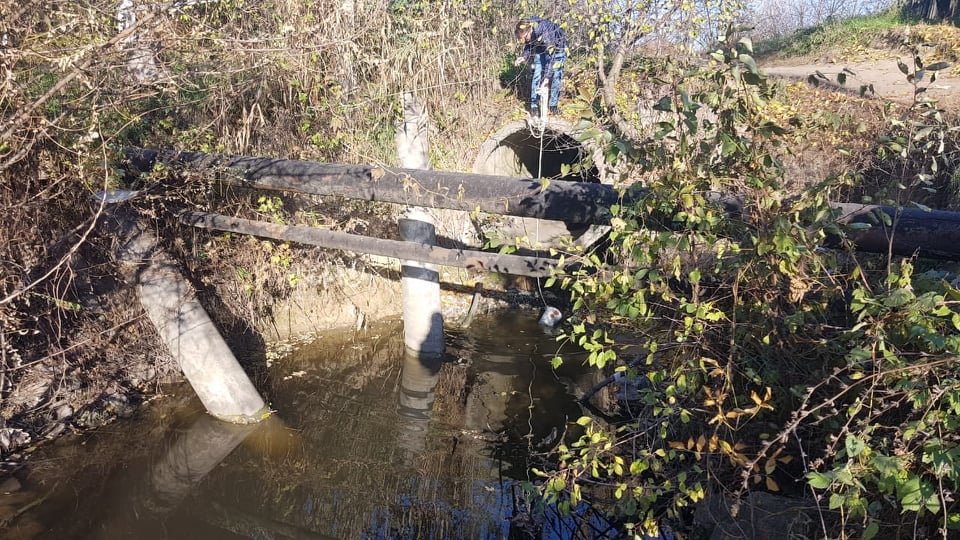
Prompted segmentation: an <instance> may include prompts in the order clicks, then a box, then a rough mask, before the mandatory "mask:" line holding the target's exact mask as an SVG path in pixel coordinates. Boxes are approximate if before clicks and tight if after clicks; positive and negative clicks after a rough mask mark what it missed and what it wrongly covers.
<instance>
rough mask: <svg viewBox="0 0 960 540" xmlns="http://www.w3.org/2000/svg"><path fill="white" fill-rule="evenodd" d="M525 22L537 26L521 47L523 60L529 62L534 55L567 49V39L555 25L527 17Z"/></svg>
mask: <svg viewBox="0 0 960 540" xmlns="http://www.w3.org/2000/svg"><path fill="white" fill-rule="evenodd" d="M526 20H528V21H530V22H531V23H534V24H536V25H537V26H536V27H534V29H533V35H532V36H530V41H528V42H527V43H526V44H525V45H524V46H523V57H524V59H526V60H530V58H531V57H532V56H533V55H535V54H542V53H550V54H554V53H556V52H557V51H562V50H563V49H566V48H567V38H566V37H565V36H564V35H563V29H562V28H560V26H559V25H558V24H557V23H555V22H553V21H550V20H547V19H542V18H540V17H528V18H527V19H526Z"/></svg>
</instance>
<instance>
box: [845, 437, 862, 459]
mask: <svg viewBox="0 0 960 540" xmlns="http://www.w3.org/2000/svg"><path fill="white" fill-rule="evenodd" d="M844 446H845V447H846V449H847V456H848V457H857V456H859V455H860V454H861V453H863V450H864V448H866V446H867V445H866V444H865V443H864V442H863V440H862V439H861V438H860V437H857V436H856V435H847V438H846V440H845V441H844Z"/></svg>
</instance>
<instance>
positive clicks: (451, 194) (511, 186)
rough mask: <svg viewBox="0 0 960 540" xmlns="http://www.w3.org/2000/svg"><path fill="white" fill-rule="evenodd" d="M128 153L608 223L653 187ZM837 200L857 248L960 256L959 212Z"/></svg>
mask: <svg viewBox="0 0 960 540" xmlns="http://www.w3.org/2000/svg"><path fill="white" fill-rule="evenodd" d="M125 154H126V158H127V161H128V162H129V164H131V165H133V166H134V167H135V168H136V169H137V170H140V171H148V170H151V169H152V168H153V167H154V165H156V164H157V163H158V162H159V163H166V164H169V165H176V164H178V165H182V166H184V167H187V168H192V169H205V168H224V169H230V170H233V171H235V172H238V173H240V175H241V177H240V178H233V179H231V178H229V177H228V178H226V179H225V181H227V182H230V183H236V184H239V185H244V186H249V187H252V188H261V189H271V190H282V191H292V192H297V193H306V194H313V195H336V196H341V197H346V198H353V199H361V200H368V201H383V202H391V203H399V204H408V205H417V206H429V207H433V208H447V209H455V210H464V211H474V210H476V209H479V210H480V211H482V212H487V213H491V214H500V215H511V216H520V217H532V218H539V219H550V220H558V221H564V222H567V223H570V224H588V223H592V224H604V223H608V222H609V220H610V216H611V214H610V206H611V205H613V204H624V205H626V204H630V203H631V202H633V201H638V200H641V199H643V198H644V197H645V196H647V194H648V193H649V191H648V190H645V189H637V190H631V191H630V193H629V194H628V195H624V196H623V197H622V198H621V195H620V194H619V193H618V192H617V190H616V189H615V188H614V187H612V186H608V185H604V184H592V183H587V182H567V181H562V180H551V181H550V182H549V183H547V185H546V186H542V185H541V183H540V181H538V180H534V179H529V178H526V179H522V178H512V177H505V176H493V175H483V174H469V173H456V172H443V171H425V170H417V169H396V168H392V169H386V168H382V167H373V166H368V165H342V164H326V163H316V162H310V161H298V160H286V159H273V158H256V157H244V156H223V155H214V154H204V153H200V152H178V151H174V150H152V149H140V148H130V149H127V150H126V152H125ZM708 198H709V199H710V200H712V201H714V202H717V203H720V204H722V205H723V206H724V208H725V209H726V211H727V212H728V213H731V214H738V213H740V211H741V209H742V201H740V200H739V199H738V198H737V197H734V196H730V195H724V194H720V193H716V192H711V193H709V194H708ZM831 206H832V207H833V208H835V209H836V210H838V212H839V216H838V218H837V222H838V223H839V224H841V225H853V224H868V225H870V228H867V229H858V228H855V227H850V228H849V229H848V230H847V231H846V236H845V238H846V239H848V240H850V241H851V242H852V244H853V246H854V248H855V249H857V250H859V251H866V252H872V253H892V254H895V255H905V256H912V255H920V256H924V257H930V258H937V259H950V260H960V213H958V212H947V211H942V210H924V209H922V208H905V207H892V206H878V205H865V204H853V203H831ZM880 214H886V216H887V218H886V219H885V218H881V217H880ZM885 222H889V223H891V226H887V225H885ZM841 240H842V239H841V238H838V237H831V238H830V239H829V240H828V244H829V245H833V246H837V245H839V244H840V243H841ZM438 264H444V263H442V262H440V263H438ZM511 273H513V272H511Z"/></svg>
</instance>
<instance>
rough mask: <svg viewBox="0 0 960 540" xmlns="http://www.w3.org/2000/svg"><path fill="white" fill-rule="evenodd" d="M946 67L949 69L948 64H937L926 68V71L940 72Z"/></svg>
mask: <svg viewBox="0 0 960 540" xmlns="http://www.w3.org/2000/svg"><path fill="white" fill-rule="evenodd" d="M948 67H950V62H937V63H935V64H930V65H929V66H927V71H940V70H941V69H947V68H948Z"/></svg>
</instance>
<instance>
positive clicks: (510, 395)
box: [0, 312, 591, 539]
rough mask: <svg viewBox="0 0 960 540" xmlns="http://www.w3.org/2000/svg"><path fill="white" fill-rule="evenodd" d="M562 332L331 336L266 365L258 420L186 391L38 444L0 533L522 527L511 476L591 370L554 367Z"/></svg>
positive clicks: (60, 535) (498, 324)
mask: <svg viewBox="0 0 960 540" xmlns="http://www.w3.org/2000/svg"><path fill="white" fill-rule="evenodd" d="M558 347H559V345H558V343H557V342H556V341H555V340H554V339H553V338H552V337H551V336H549V335H546V334H545V333H544V332H543V330H542V329H541V328H540V327H538V326H537V324H536V313H531V312H526V313H512V314H505V315H499V316H491V317H485V318H478V319H477V320H476V321H475V322H474V324H473V325H472V326H471V328H469V329H467V330H461V331H454V332H450V333H449V335H448V339H447V350H448V354H447V357H446V358H444V360H443V362H444V363H446V365H445V366H444V365H442V364H441V363H440V362H428V361H421V360H419V359H417V358H415V357H412V356H409V355H407V354H405V352H404V349H403V343H402V339H401V336H400V327H399V326H398V325H391V326H387V327H380V328H377V329H375V330H371V331H369V332H367V333H366V334H365V335H364V334H361V335H358V336H356V337H351V336H342V335H341V336H335V335H328V336H324V337H323V338H321V339H320V340H318V341H317V342H315V343H312V344H310V345H307V346H304V347H302V348H300V349H298V350H296V351H295V352H293V353H292V354H290V355H289V356H287V357H286V358H283V359H280V360H278V361H276V362H275V363H274V364H273V366H272V367H271V368H270V369H269V370H268V377H267V380H266V381H263V382H262V383H261V384H260V385H259V386H260V388H261V389H263V391H264V392H265V393H266V394H267V395H268V398H269V400H270V402H271V405H272V407H273V408H274V409H276V411H277V413H276V415H275V417H274V418H272V419H271V421H270V422H268V423H267V424H266V425H260V426H232V425H227V424H223V423H221V422H218V421H216V420H213V419H212V418H210V417H208V416H206V415H205V414H203V412H202V410H201V409H200V407H199V404H198V403H197V402H196V400H192V401H190V402H189V403H188V405H186V406H181V407H178V408H177V409H175V410H172V411H171V410H167V409H169V407H166V408H165V407H163V406H158V407H154V408H152V410H151V411H150V412H147V413H145V414H144V415H143V416H142V417H141V418H140V419H138V420H137V421H136V422H135V423H134V422H129V421H127V422H122V423H116V424H113V425H111V426H109V427H108V428H106V429H103V430H101V431H100V432H98V433H96V434H94V435H90V436H87V437H85V438H83V439H80V440H75V441H73V442H70V443H68V444H66V445H61V447H59V448H50V449H48V450H45V451H44V452H42V453H40V454H38V455H37V456H35V459H34V460H32V461H31V465H30V467H34V468H36V469H37V470H38V471H39V470H43V471H44V472H46V473H47V474H45V475H40V474H32V473H31V472H30V469H29V468H28V469H26V470H24V471H22V472H21V474H20V477H21V478H22V479H23V480H24V482H25V490H24V491H22V492H20V493H17V494H14V495H0V505H5V504H12V505H13V506H12V507H13V508H17V509H18V510H23V508H24V507H26V510H24V511H22V512H21V514H20V515H19V517H17V518H16V519H15V520H13V521H12V524H11V525H9V526H8V527H7V528H6V531H5V532H4V536H5V537H11V538H57V539H69V538H104V539H113V538H205V539H206V538H256V539H274V538H295V539H300V538H506V537H511V536H512V537H518V536H517V535H518V534H519V533H521V532H522V531H521V530H520V528H519V527H517V525H516V524H515V523H513V521H512V519H511V518H512V517H513V516H515V515H516V514H517V512H518V505H520V504H522V499H523V498H522V497H519V498H518V496H517V495H518V494H519V492H520V489H521V488H520V484H519V482H520V481H523V480H526V479H528V470H529V467H530V465H531V459H535V456H536V455H537V454H538V453H540V452H543V451H545V450H546V449H548V448H549V445H550V444H552V443H553V442H555V441H556V438H557V436H558V435H557V433H563V430H564V428H565V427H566V426H567V424H568V423H569V422H571V421H573V420H575V419H576V418H577V417H579V416H580V415H581V414H582V412H581V410H580V407H579V406H578V405H577V404H576V401H575V399H574V397H573V395H572V394H571V391H572V388H574V387H575V386H579V387H580V388H584V387H589V386H590V385H591V375H590V371H589V369H586V368H583V367H580V366H579V363H580V362H579V361H578V357H577V355H576V354H574V353H573V351H564V352H565V358H566V359H567V363H566V364H565V366H564V367H563V368H561V370H560V371H559V372H555V371H554V370H553V369H551V367H550V359H551V358H552V357H553V356H554V354H555V353H556V352H557V349H558ZM441 368H443V369H441ZM183 392H184V393H185V394H187V395H189V393H190V392H189V388H185V389H183ZM532 456H533V458H532ZM51 470H62V471H63V476H62V477H61V478H62V479H61V480H60V481H50V480H46V481H44V483H43V484H40V483H39V481H38V480H37V479H38V478H48V477H50V474H49V473H50V471H51ZM51 484H52V485H51ZM3 497H7V499H3ZM28 505H31V506H28ZM561 536H562V535H561ZM519 537H523V536H522V535H520V536H519Z"/></svg>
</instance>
